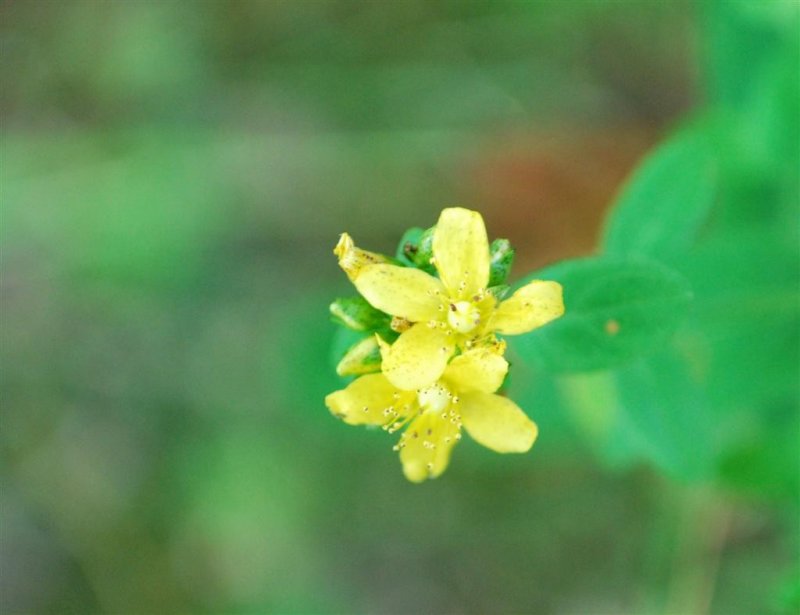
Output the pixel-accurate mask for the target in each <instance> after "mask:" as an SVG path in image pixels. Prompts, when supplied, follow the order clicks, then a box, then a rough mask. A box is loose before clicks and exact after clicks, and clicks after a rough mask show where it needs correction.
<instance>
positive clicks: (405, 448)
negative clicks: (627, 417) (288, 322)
mask: <svg viewBox="0 0 800 615" xmlns="http://www.w3.org/2000/svg"><path fill="white" fill-rule="evenodd" d="M383 348H384V350H386V349H387V348H388V347H387V346H386V345H383ZM502 350H503V347H502V344H500V345H498V346H497V347H483V348H478V349H473V350H469V351H467V352H465V353H463V354H460V355H458V356H457V357H455V358H454V359H453V360H452V361H451V362H450V364H449V365H448V366H447V367H446V369H445V370H444V372H443V373H442V375H441V378H440V379H438V381H437V382H435V383H433V384H431V385H430V386H428V387H425V388H423V389H420V390H418V391H413V390H403V389H400V388H398V387H397V386H395V385H394V384H392V382H390V381H389V379H388V378H387V377H386V376H385V375H383V374H369V375H366V376H361V377H360V378H358V379H357V380H354V381H353V382H352V383H350V385H348V386H347V388H345V389H342V390H340V391H336V392H334V393H331V394H330V395H328V396H327V397H326V398H325V405H327V406H328V408H329V409H330V411H331V412H332V413H333V414H334V415H335V416H337V417H339V418H340V419H342V420H343V421H344V422H345V423H348V424H350V425H380V426H382V427H383V429H385V430H386V431H388V432H389V433H394V432H396V431H398V430H400V429H402V428H403V427H405V428H406V429H405V431H404V432H403V434H402V435H401V437H400V440H399V442H398V443H397V444H396V445H395V447H394V448H395V450H397V451H399V452H400V461H401V462H402V464H403V473H404V474H405V476H406V478H408V480H410V481H413V482H422V481H424V480H425V479H427V478H436V477H437V476H440V475H441V474H442V472H444V471H445V469H446V468H447V465H448V463H449V461H450V454H451V452H452V450H453V447H454V446H455V445H456V444H457V443H458V441H459V440H461V429H462V427H463V428H464V429H465V430H466V431H467V433H468V434H469V435H470V436H471V437H472V439H473V440H475V441H477V442H478V443H480V444H482V445H484V446H486V447H487V448H490V449H492V450H494V451H497V452H498V453H524V452H526V451H528V450H529V449H530V448H531V446H533V442H534V441H535V440H536V435H537V433H538V432H537V428H536V424H535V423H534V422H533V421H531V420H530V419H529V418H528V417H527V416H526V415H525V413H524V412H523V411H522V410H520V408H519V407H518V406H517V405H516V404H515V403H514V402H512V401H511V400H509V399H507V398H505V397H501V396H499V395H494V392H495V391H497V389H498V388H499V387H500V385H501V384H502V382H503V378H504V377H505V375H506V372H507V371H508V363H507V362H506V360H505V359H504V358H503V357H502V356H501V353H502Z"/></svg>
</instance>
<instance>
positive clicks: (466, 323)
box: [447, 301, 481, 333]
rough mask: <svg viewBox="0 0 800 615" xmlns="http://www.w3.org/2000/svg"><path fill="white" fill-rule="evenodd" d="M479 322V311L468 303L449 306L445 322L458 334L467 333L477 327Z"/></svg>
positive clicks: (463, 302) (460, 302)
mask: <svg viewBox="0 0 800 615" xmlns="http://www.w3.org/2000/svg"><path fill="white" fill-rule="evenodd" d="M480 321H481V313H480V310H478V308H477V307H475V305H474V304H472V303H470V302H469V301H459V302H458V303H451V304H450V310H449V311H448V312H447V322H448V323H449V324H450V326H451V327H452V328H453V329H455V330H456V331H458V332H459V333H469V332H470V331H472V330H473V329H474V328H475V327H477V326H478V323H479V322H480Z"/></svg>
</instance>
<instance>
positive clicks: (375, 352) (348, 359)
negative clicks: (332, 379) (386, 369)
mask: <svg viewBox="0 0 800 615" xmlns="http://www.w3.org/2000/svg"><path fill="white" fill-rule="evenodd" d="M380 369H381V353H380V349H379V347H378V341H377V340H376V339H375V336H374V335H368V336H367V337H365V338H364V339H363V340H361V341H360V342H356V343H355V344H354V345H353V346H351V347H350V349H349V350H348V351H347V352H346V353H345V355H344V356H343V357H342V360H341V361H339V364H338V365H337V366H336V373H337V374H339V375H340V376H360V375H362V374H371V373H374V372H378V371H380Z"/></svg>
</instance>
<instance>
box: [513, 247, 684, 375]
mask: <svg viewBox="0 0 800 615" xmlns="http://www.w3.org/2000/svg"><path fill="white" fill-rule="evenodd" d="M534 278H535V279H540V280H555V281H557V282H559V283H561V285H562V286H563V287H564V304H565V306H566V312H565V314H564V316H562V317H561V318H559V319H558V320H556V321H554V322H552V323H550V324H548V325H546V326H544V327H542V328H540V329H536V330H535V331H533V332H531V333H529V334H526V335H522V336H518V337H511V338H509V343H510V344H512V345H513V346H514V347H515V348H516V350H517V352H518V353H519V354H520V355H521V356H522V357H523V358H524V359H527V360H531V361H534V362H535V363H537V364H539V365H540V366H542V367H544V368H547V369H549V370H552V371H561V372H576V371H587V370H593V369H602V368H606V367H610V366H614V365H619V364H622V363H625V362H626V361H629V360H631V359H632V358H634V357H637V356H639V355H642V354H644V353H647V352H649V351H651V350H653V349H654V348H657V347H658V346H659V345H661V344H662V343H663V342H664V341H665V340H667V339H668V338H669V337H670V335H671V334H672V333H673V331H674V330H675V328H676V327H677V326H678V324H679V323H680V322H681V320H682V318H683V315H684V313H685V312H686V309H687V307H688V305H689V302H690V300H691V290H690V287H689V285H688V283H687V282H686V280H685V279H684V278H683V277H682V276H680V275H679V274H677V273H675V272H674V271H672V270H670V269H668V268H666V267H664V266H662V265H658V264H655V263H648V262H641V261H640V262H631V261H625V260H620V259H612V258H593V259H581V260H572V261H567V262H564V263H561V264H559V265H555V266H553V267H550V268H548V269H545V270H543V271H539V272H537V273H536V274H535V276H532V277H530V278H528V279H529V280H530V279H534ZM523 283H524V282H523Z"/></svg>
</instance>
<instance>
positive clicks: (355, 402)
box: [325, 374, 414, 425]
mask: <svg viewBox="0 0 800 615" xmlns="http://www.w3.org/2000/svg"><path fill="white" fill-rule="evenodd" d="M413 400H414V394H413V393H404V392H402V391H398V390H397V388H396V387H394V386H392V384H391V383H390V382H389V381H388V380H387V379H386V377H385V376H384V375H383V374H369V375H367V376H361V378H358V379H356V380H354V381H353V382H351V383H350V384H349V385H348V386H347V388H345V389H342V390H341V391H336V392H335V393H331V394H330V395H328V396H327V397H326V398H325V405H326V406H328V409H329V410H330V411H331V412H332V413H333V414H334V416H337V417H339V418H340V419H342V420H343V421H344V422H345V423H349V424H350V425H383V424H385V423H387V422H388V421H390V420H391V419H392V417H393V416H395V415H394V414H392V412H396V413H397V416H404V415H405V414H407V413H408V411H409V408H408V407H406V406H407V405H409V404H411V403H412V402H413Z"/></svg>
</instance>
